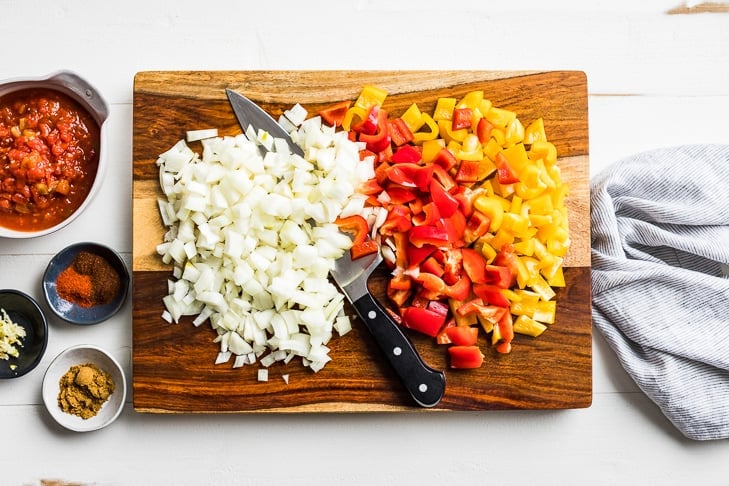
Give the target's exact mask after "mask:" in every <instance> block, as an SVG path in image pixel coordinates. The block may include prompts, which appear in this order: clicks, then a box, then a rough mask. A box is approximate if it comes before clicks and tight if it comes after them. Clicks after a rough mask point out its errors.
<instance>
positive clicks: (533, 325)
mask: <svg viewBox="0 0 729 486" xmlns="http://www.w3.org/2000/svg"><path fill="white" fill-rule="evenodd" d="M546 329H547V326H545V325H544V324H542V323H540V322H537V321H535V320H534V319H532V318H530V317H527V316H523V315H522V316H519V317H517V318H516V320H515V321H514V332H516V333H519V334H525V335H527V336H533V337H537V336H539V335H540V334H542V333H543V332H544V331H545V330H546Z"/></svg>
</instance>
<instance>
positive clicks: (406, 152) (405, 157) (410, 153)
mask: <svg viewBox="0 0 729 486" xmlns="http://www.w3.org/2000/svg"><path fill="white" fill-rule="evenodd" d="M396 145H397V144H396ZM421 160H423V155H422V153H421V152H420V150H418V149H417V148H416V147H414V146H413V145H405V146H404V147H400V148H399V149H397V150H396V151H395V153H393V154H392V157H390V161H392V162H394V163H396V164H399V163H402V162H410V163H413V164H417V163H418V162H420V161H421Z"/></svg>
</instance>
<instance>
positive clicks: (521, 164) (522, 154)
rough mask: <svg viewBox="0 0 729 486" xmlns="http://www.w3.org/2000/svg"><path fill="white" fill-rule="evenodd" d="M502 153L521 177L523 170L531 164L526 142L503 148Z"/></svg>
mask: <svg viewBox="0 0 729 486" xmlns="http://www.w3.org/2000/svg"><path fill="white" fill-rule="evenodd" d="M502 153H503V154H504V157H506V160H508V161H509V167H511V168H512V170H513V171H514V172H516V174H517V176H518V177H519V178H520V179H521V175H520V174H521V172H522V171H523V170H524V168H525V167H527V166H530V165H531V162H530V160H529V156H528V155H527V151H526V148H525V147H524V144H522V143H517V144H515V145H512V146H510V147H507V148H505V149H504V150H503V152H502Z"/></svg>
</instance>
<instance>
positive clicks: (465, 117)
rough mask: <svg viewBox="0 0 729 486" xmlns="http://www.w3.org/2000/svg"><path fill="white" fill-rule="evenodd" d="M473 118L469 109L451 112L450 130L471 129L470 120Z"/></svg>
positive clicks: (458, 109) (457, 109)
mask: <svg viewBox="0 0 729 486" xmlns="http://www.w3.org/2000/svg"><path fill="white" fill-rule="evenodd" d="M472 118H473V110H472V109H470V108H456V109H454V110H453V118H452V119H451V129H452V130H461V129H462V128H471V119H472Z"/></svg>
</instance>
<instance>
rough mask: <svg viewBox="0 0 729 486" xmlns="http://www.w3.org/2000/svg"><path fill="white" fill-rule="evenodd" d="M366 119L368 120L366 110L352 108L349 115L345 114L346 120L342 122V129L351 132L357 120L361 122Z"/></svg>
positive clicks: (348, 112) (356, 107)
mask: <svg viewBox="0 0 729 486" xmlns="http://www.w3.org/2000/svg"><path fill="white" fill-rule="evenodd" d="M365 118H367V110H366V109H364V108H361V107H359V106H352V107H351V108H350V109H348V110H347V113H345V114H344V119H343V120H342V129H344V130H346V131H349V129H350V128H351V126H352V123H354V121H355V119H358V120H360V121H361V120H364V119H365Z"/></svg>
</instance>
